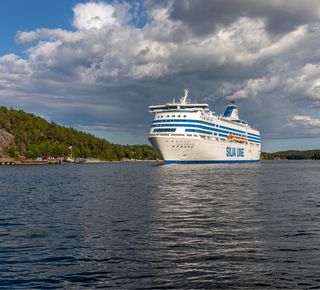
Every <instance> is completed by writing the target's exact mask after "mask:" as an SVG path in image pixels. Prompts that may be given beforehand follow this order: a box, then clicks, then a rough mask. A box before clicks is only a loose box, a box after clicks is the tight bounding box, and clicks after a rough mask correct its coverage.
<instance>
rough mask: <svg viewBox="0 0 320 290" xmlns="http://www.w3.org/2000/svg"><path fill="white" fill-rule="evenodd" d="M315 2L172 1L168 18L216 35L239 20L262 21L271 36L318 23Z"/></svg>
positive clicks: (196, 30)
mask: <svg viewBox="0 0 320 290" xmlns="http://www.w3.org/2000/svg"><path fill="white" fill-rule="evenodd" d="M319 8H320V3H319V1H317V0H306V1H303V3H302V2H301V1H300V0H291V1H274V0H270V1H263V0H237V1H234V0H192V1H191V0H189V1H178V0H176V1H173V4H172V6H171V8H170V10H169V13H170V19H172V20H174V21H182V22H183V23H185V24H187V25H188V26H189V28H190V29H191V30H193V31H194V32H195V33H197V34H208V33H213V32H216V31H217V30H218V29H219V28H220V27H227V26H229V25H231V24H232V23H234V22H236V21H237V19H238V18H240V17H249V18H263V19H264V21H265V24H266V29H267V31H268V32H269V33H271V34H283V33H288V32H289V31H292V30H295V29H296V28H297V27H298V26H300V25H304V24H311V23H316V22H318V21H319V20H320V15H319V12H318V11H319Z"/></svg>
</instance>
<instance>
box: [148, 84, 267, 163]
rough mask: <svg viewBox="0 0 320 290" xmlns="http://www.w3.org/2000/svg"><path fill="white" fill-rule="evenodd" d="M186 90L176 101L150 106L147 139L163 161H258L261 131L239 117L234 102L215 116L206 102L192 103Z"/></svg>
mask: <svg viewBox="0 0 320 290" xmlns="http://www.w3.org/2000/svg"><path fill="white" fill-rule="evenodd" d="M188 92H189V91H188V90H185V95H184V96H183V97H181V99H180V102H179V103H176V102H175V101H174V100H173V102H172V103H167V104H165V105H155V106H150V107H149V112H152V113H154V114H155V118H154V120H153V123H152V125H151V128H150V131H149V135H148V139H149V141H150V143H151V144H152V146H153V147H154V148H155V149H156V150H157V151H158V153H159V154H160V155H161V156H162V158H163V159H164V160H165V162H166V164H172V163H226V162H257V161H259V159H260V148H261V146H260V132H259V131H258V130H255V129H253V128H251V127H250V126H249V125H248V124H247V122H245V121H243V120H240V119H239V114H238V109H237V106H236V104H235V102H231V103H230V104H229V105H228V107H227V109H226V111H225V112H224V114H223V115H222V116H218V115H217V114H216V113H215V112H212V111H210V109H209V106H208V104H205V103H191V102H190V100H189V99H188Z"/></svg>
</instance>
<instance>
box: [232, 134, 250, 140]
mask: <svg viewBox="0 0 320 290" xmlns="http://www.w3.org/2000/svg"><path fill="white" fill-rule="evenodd" d="M228 139H232V140H234V141H238V142H246V141H248V139H247V138H243V137H239V136H234V135H231V134H230V135H228Z"/></svg>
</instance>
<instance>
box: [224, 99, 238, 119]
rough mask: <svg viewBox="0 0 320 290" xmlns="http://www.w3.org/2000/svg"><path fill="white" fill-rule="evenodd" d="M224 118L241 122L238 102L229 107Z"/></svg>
mask: <svg viewBox="0 0 320 290" xmlns="http://www.w3.org/2000/svg"><path fill="white" fill-rule="evenodd" d="M222 117H223V118H228V119H232V120H239V113H238V108H237V106H236V102H234V101H232V102H231V103H230V105H228V107H227V109H226V111H225V112H224V114H223V116H222Z"/></svg>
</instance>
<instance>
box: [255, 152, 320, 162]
mask: <svg viewBox="0 0 320 290" xmlns="http://www.w3.org/2000/svg"><path fill="white" fill-rule="evenodd" d="M261 155H262V157H263V159H264V160H272V159H274V158H281V159H320V150H304V151H302V150H301V151H300V150H288V151H279V152H275V153H266V152H261Z"/></svg>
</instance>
